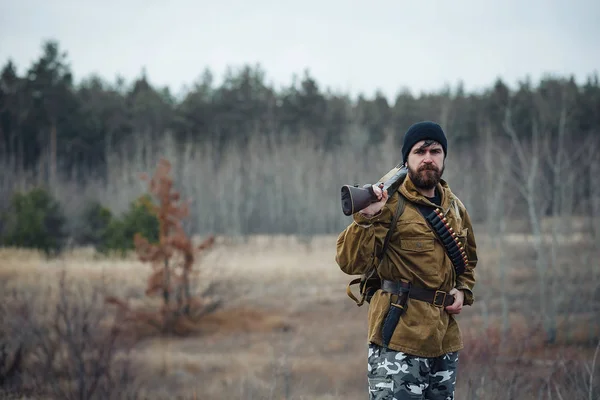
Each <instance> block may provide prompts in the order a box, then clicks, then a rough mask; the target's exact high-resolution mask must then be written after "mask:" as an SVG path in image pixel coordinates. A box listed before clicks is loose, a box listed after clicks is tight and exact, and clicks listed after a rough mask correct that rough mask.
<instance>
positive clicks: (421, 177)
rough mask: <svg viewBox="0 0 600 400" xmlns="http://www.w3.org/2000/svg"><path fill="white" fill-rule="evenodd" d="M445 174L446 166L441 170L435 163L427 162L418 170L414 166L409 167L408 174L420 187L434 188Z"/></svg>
mask: <svg viewBox="0 0 600 400" xmlns="http://www.w3.org/2000/svg"><path fill="white" fill-rule="evenodd" d="M443 174H444V167H442V170H441V171H440V170H439V169H438V168H437V167H436V166H435V165H433V164H425V165H423V166H422V167H421V168H419V169H418V170H417V171H415V170H413V169H412V168H409V169H408V175H409V176H410V180H411V181H412V182H413V184H414V185H415V186H416V187H417V188H419V189H426V190H429V189H433V188H434V187H436V186H437V184H438V183H439V181H440V179H441V178H442V175H443Z"/></svg>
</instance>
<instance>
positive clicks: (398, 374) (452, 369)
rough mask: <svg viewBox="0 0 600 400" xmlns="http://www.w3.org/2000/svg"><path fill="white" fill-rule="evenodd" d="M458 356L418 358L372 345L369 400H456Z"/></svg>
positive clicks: (369, 362)
mask: <svg viewBox="0 0 600 400" xmlns="http://www.w3.org/2000/svg"><path fill="white" fill-rule="evenodd" d="M457 366H458V353H457V352H454V353H448V354H445V355H443V356H441V357H437V358H424V357H415V356H412V355H409V354H406V353H402V352H398V351H394V350H389V349H386V348H384V347H380V346H378V345H376V344H373V343H370V344H369V356H368V375H367V376H368V381H369V400H409V399H410V400H413V399H418V400H454V387H455V385H456V368H457Z"/></svg>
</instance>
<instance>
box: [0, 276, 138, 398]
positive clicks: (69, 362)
mask: <svg viewBox="0 0 600 400" xmlns="http://www.w3.org/2000/svg"><path fill="white" fill-rule="evenodd" d="M3 286H4V288H5V289H7V290H1V291H0V292H1V293H2V295H1V299H0V300H1V301H0V320H2V324H1V325H0V362H1V363H2V364H0V394H2V395H4V396H9V395H17V394H18V395H20V396H23V395H25V396H34V397H35V398H50V399H54V398H56V399H113V398H130V397H133V393H134V392H135V387H134V377H133V375H132V373H131V372H132V369H131V368H130V363H129V357H128V351H129V349H130V348H131V346H132V345H133V344H134V343H133V342H128V341H127V340H125V337H123V336H122V331H121V330H120V329H119V326H120V324H119V321H117V320H115V319H114V318H113V317H112V316H111V315H110V314H111V313H109V310H107V309H105V307H104V304H103V302H102V299H103V297H104V292H105V290H104V288H103V287H102V286H98V285H95V286H90V285H86V284H83V283H76V282H72V281H69V280H68V279H67V277H66V273H64V271H63V272H62V273H61V274H60V276H59V279H58V284H57V285H56V286H55V287H52V286H49V287H48V288H47V289H46V290H44V289H43V286H42V285H40V287H38V288H36V289H35V290H32V289H33V288H26V287H21V288H17V287H13V288H12V290H10V289H8V285H7V282H6V281H4V282H3Z"/></svg>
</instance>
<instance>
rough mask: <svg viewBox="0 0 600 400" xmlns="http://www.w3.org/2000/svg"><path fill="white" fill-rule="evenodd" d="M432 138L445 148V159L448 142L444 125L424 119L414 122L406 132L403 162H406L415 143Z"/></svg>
mask: <svg viewBox="0 0 600 400" xmlns="http://www.w3.org/2000/svg"><path fill="white" fill-rule="evenodd" d="M426 139H431V140H435V141H436V142H438V143H439V144H441V145H442V149H443V150H444V159H445V158H446V155H447V154H448V142H447V140H446V135H445V134H444V131H443V130H442V127H441V126H439V125H438V124H436V123H435V122H431V121H422V122H417V123H416V124H413V125H412V126H411V127H410V128H408V130H407V131H406V133H405V134H404V144H403V145H402V162H403V163H406V160H407V159H408V153H409V152H410V149H412V147H413V146H414V145H415V143H417V142H420V141H421V140H426Z"/></svg>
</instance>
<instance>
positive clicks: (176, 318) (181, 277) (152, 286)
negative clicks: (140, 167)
mask: <svg viewBox="0 0 600 400" xmlns="http://www.w3.org/2000/svg"><path fill="white" fill-rule="evenodd" d="M170 172H171V164H170V163H169V162H168V161H167V160H165V159H161V160H160V161H159V163H158V167H157V169H156V171H155V174H154V176H153V177H152V178H151V179H149V182H148V189H149V192H150V194H152V195H153V196H154V197H155V198H156V199H157V200H158V204H154V203H152V202H149V203H148V204H146V205H147V207H148V208H149V209H150V210H152V212H154V213H155V215H156V216H157V217H158V220H159V223H160V229H159V238H158V243H150V241H149V240H148V239H146V238H144V237H142V236H141V235H140V234H136V235H135V237H134V243H135V248H136V252H137V255H138V258H139V259H140V261H142V262H146V263H149V264H150V265H151V266H152V273H151V275H150V277H149V278H148V283H147V287H146V291H145V294H146V295H147V296H149V297H155V296H158V297H161V298H162V305H161V307H160V308H159V309H158V310H155V309H149V310H141V309H133V308H132V307H130V306H129V304H128V303H127V301H125V300H122V299H119V298H116V297H114V296H108V297H107V298H106V301H107V302H108V303H109V304H113V305H116V306H117V307H118V309H119V312H120V315H121V316H122V317H123V319H124V320H125V321H129V322H132V323H134V324H138V325H139V324H140V323H141V324H142V325H147V326H150V327H152V328H154V329H156V330H157V331H158V332H161V333H175V334H180V335H184V334H187V333H190V332H196V331H198V322H199V319H200V318H201V317H202V316H203V315H206V314H207V313H209V312H211V311H213V310H215V309H216V308H217V307H218V305H219V301H218V300H216V299H213V298H210V297H209V296H207V295H206V293H207V291H205V292H204V293H202V294H200V295H194V293H193V291H192V288H191V276H192V274H193V273H194V271H193V267H194V265H195V264H197V261H198V256H199V255H200V254H201V253H202V252H204V251H206V250H208V249H209V248H211V247H212V246H213V245H214V242H215V239H214V236H209V237H208V238H207V239H205V240H204V241H203V242H202V243H200V245H198V246H195V245H194V244H193V243H192V240H191V239H190V237H188V235H187V234H186V233H185V231H184V228H183V219H184V218H187V217H188V216H189V203H188V202H186V203H180V194H179V192H177V191H175V190H174V189H173V180H172V178H171V177H170ZM142 179H143V180H148V179H147V177H146V176H143V177H142Z"/></svg>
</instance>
